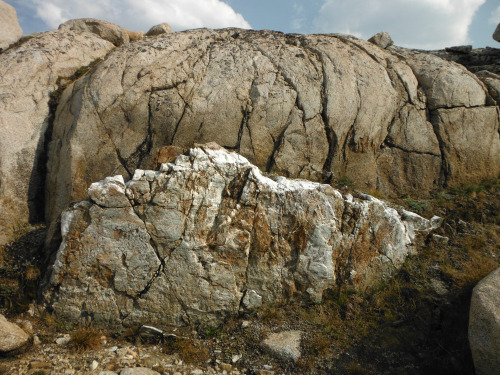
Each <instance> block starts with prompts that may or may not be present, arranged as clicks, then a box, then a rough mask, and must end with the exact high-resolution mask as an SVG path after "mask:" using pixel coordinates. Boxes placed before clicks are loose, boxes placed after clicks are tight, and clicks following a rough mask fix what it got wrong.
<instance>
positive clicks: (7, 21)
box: [0, 0, 23, 51]
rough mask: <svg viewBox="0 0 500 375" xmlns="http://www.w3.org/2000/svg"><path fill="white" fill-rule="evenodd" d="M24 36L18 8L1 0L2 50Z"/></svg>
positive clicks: (0, 30) (0, 26)
mask: <svg viewBox="0 0 500 375" xmlns="http://www.w3.org/2000/svg"><path fill="white" fill-rule="evenodd" d="M22 36H23V29H21V26H19V21H18V19H17V13H16V10H15V9H14V7H13V6H12V5H9V4H7V3H6V2H4V1H2V0H0V51H1V50H2V49H6V48H7V47H9V46H10V45H11V44H13V43H15V42H17V41H18V40H19V38H21V37H22Z"/></svg>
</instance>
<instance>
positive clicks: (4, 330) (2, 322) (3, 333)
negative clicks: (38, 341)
mask: <svg viewBox="0 0 500 375" xmlns="http://www.w3.org/2000/svg"><path fill="white" fill-rule="evenodd" d="M29 338H30V336H29V335H28V334H27V333H26V332H24V331H23V330H22V329H21V328H19V326H17V325H16V324H14V323H10V322H9V321H8V320H7V319H5V317H4V316H3V315H0V354H8V353H9V352H12V351H15V350H17V349H20V348H22V347H23V346H26V345H27V344H28V341H29Z"/></svg>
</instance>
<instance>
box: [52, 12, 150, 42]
mask: <svg viewBox="0 0 500 375" xmlns="http://www.w3.org/2000/svg"><path fill="white" fill-rule="evenodd" d="M59 30H61V31H73V32H76V33H82V32H89V33H93V34H95V35H97V36H98V37H100V38H101V39H104V40H107V41H108V42H110V43H113V44H114V45H115V46H121V45H122V44H124V43H128V42H130V41H131V40H136V39H139V38H137V37H136V34H138V33H135V32H132V31H130V30H128V29H126V28H124V27H121V26H118V25H115V24H113V23H110V22H106V21H101V20H96V19H92V18H79V19H76V20H69V21H67V22H65V23H63V24H62V25H60V26H59ZM143 35H144V34H143Z"/></svg>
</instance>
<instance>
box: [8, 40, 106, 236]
mask: <svg viewBox="0 0 500 375" xmlns="http://www.w3.org/2000/svg"><path fill="white" fill-rule="evenodd" d="M113 47H114V46H113V44H111V43H109V42H108V41H105V40H103V39H101V38H99V37H98V36H97V35H95V34H91V33H75V32H71V31H51V32H47V33H42V34H39V35H37V36H35V37H33V38H31V39H29V40H28V41H26V42H25V43H24V44H22V45H21V46H19V47H16V48H11V49H9V50H7V51H5V52H4V53H2V54H0V128H1V129H2V137H0V206H1V207H2V215H1V217H0V242H2V241H3V239H4V238H5V236H6V234H5V233H6V232H8V231H9V229H10V228H12V226H13V225H17V224H21V223H25V222H27V221H28V219H31V220H32V221H36V220H43V216H44V214H43V209H44V207H43V201H44V199H43V196H44V180H45V164H46V155H44V153H45V142H46V141H47V138H50V133H51V130H52V129H51V119H50V105H49V101H50V98H51V94H50V93H51V92H52V91H54V90H56V89H57V84H58V78H59V77H70V76H72V75H73V74H74V73H75V71H76V70H77V69H79V68H80V67H82V66H85V65H88V64H89V63H90V62H92V61H93V60H95V59H97V58H101V57H104V55H106V54H107V53H108V52H109V51H110V50H111V49H112V48H113Z"/></svg>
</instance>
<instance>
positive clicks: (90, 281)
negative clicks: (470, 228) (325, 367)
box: [45, 145, 440, 327]
mask: <svg viewBox="0 0 500 375" xmlns="http://www.w3.org/2000/svg"><path fill="white" fill-rule="evenodd" d="M88 194H89V199H90V200H88V201H83V202H79V203H76V204H74V205H73V206H72V207H71V208H69V209H68V210H66V211H65V212H64V213H63V215H62V224H61V225H62V233H63V242H62V244H61V246H60V248H59V250H58V252H57V256H56V260H55V262H54V266H53V269H52V273H51V276H50V282H49V286H48V289H47V290H46V292H45V298H46V301H47V303H48V308H49V309H53V310H54V312H55V313H56V315H57V316H58V317H60V318H62V319H65V320H68V321H73V322H82V321H85V320H86V319H89V320H90V321H92V322H93V323H95V324H98V325H101V326H106V327H120V326H133V325H136V324H144V323H145V322H150V323H151V324H159V325H174V326H179V325H184V324H190V325H194V326H199V325H217V324H219V323H220V322H221V321H223V320H224V319H226V318H227V317H229V316H234V315H237V314H238V313H239V312H243V311H251V310H255V309H258V308H260V307H261V306H262V305H263V304H269V303H276V302H280V301H284V300H286V299H287V298H289V297H291V296H293V295H295V294H297V293H306V294H308V295H309V296H310V297H311V298H312V299H313V300H317V301H320V300H321V298H322V294H323V292H324V291H325V290H326V289H328V288H332V287H334V286H335V285H342V284H344V283H349V284H351V285H354V286H356V287H358V288H366V287H367V286H369V285H371V284H373V283H374V282H377V281H380V280H382V279H384V278H387V277H390V275H392V274H393V272H394V271H395V270H397V269H398V268H399V267H401V265H402V264H403V262H404V260H405V259H406V257H407V256H408V255H409V254H412V253H414V252H415V244H416V242H417V234H418V233H419V232H420V233H423V234H426V233H429V232H430V231H431V230H433V229H435V228H437V227H438V226H439V224H440V220H439V218H437V217H436V218H433V219H432V220H426V219H424V218H422V217H420V216H418V215H416V214H413V213H410V212H408V211H404V210H401V211H399V212H398V211H397V210H395V209H393V208H391V207H389V206H387V205H386V204H385V203H383V202H382V201H380V200H378V199H376V198H373V197H370V196H366V195H362V196H361V198H362V199H357V198H353V197H352V195H350V194H346V195H345V196H343V195H342V194H341V193H340V192H339V191H336V190H334V189H333V188H332V187H331V186H329V185H322V184H318V183H313V182H309V181H304V180H288V179H286V178H284V177H277V178H276V179H275V180H273V179H270V178H268V177H265V176H263V175H262V174H261V172H260V171H259V169H258V168H257V167H255V166H253V165H251V164H250V163H249V162H248V161H247V160H246V159H245V158H243V157H242V156H239V155H237V154H235V153H229V152H227V151H226V150H224V149H222V148H220V147H218V146H217V145H206V146H201V147H199V148H194V149H191V150H190V151H189V153H188V154H186V155H181V156H179V157H177V159H176V160H175V162H174V163H170V164H168V163H167V164H162V166H161V169H160V171H157V172H155V171H143V170H136V171H135V173H134V177H133V178H132V179H131V180H130V181H129V182H127V183H126V184H125V183H124V180H123V178H122V176H115V177H109V178H106V179H105V180H103V181H101V182H98V183H94V184H92V185H91V186H90V188H89V189H88Z"/></svg>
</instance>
